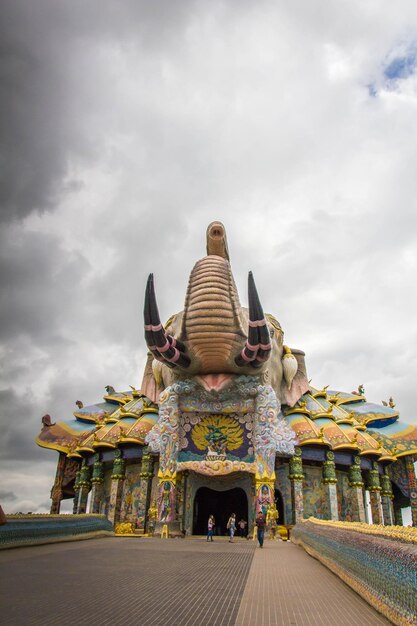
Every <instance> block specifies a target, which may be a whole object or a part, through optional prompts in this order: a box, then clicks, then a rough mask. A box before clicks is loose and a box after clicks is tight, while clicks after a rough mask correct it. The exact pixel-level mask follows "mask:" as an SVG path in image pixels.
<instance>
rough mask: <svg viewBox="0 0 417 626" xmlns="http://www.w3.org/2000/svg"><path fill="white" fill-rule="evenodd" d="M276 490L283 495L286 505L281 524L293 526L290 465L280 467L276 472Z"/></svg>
mask: <svg viewBox="0 0 417 626" xmlns="http://www.w3.org/2000/svg"><path fill="white" fill-rule="evenodd" d="M275 475H276V480H275V488H276V489H278V490H279V491H280V493H281V496H282V500H283V503H284V519H280V520H279V523H280V524H291V520H292V504H291V481H290V479H289V477H288V475H289V464H288V463H286V464H285V465H280V466H279V467H277V468H276V470H275Z"/></svg>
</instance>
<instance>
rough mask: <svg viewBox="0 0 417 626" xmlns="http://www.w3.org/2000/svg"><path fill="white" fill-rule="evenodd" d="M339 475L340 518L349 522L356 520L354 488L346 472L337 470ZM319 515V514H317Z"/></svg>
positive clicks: (338, 500) (338, 502) (338, 503)
mask: <svg viewBox="0 0 417 626" xmlns="http://www.w3.org/2000/svg"><path fill="white" fill-rule="evenodd" d="M336 477H337V507H338V512H339V519H340V520H345V521H347V522H353V521H355V519H354V517H353V515H352V513H353V509H352V505H351V497H352V488H351V487H350V486H349V478H348V475H347V473H346V472H339V471H336ZM315 517H317V515H315Z"/></svg>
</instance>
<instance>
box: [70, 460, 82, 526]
mask: <svg viewBox="0 0 417 626" xmlns="http://www.w3.org/2000/svg"><path fill="white" fill-rule="evenodd" d="M80 479H81V465H80V466H79V469H77V471H76V472H75V481H74V505H73V507H72V512H73V514H74V515H75V514H76V513H77V508H78V498H79V492H80Z"/></svg>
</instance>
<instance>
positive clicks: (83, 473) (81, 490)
mask: <svg viewBox="0 0 417 626" xmlns="http://www.w3.org/2000/svg"><path fill="white" fill-rule="evenodd" d="M90 487H91V481H90V468H89V467H88V466H87V461H86V459H83V462H82V463H81V470H80V477H79V481H78V502H77V513H78V515H81V514H83V513H85V512H86V511H87V499H88V493H89V491H90Z"/></svg>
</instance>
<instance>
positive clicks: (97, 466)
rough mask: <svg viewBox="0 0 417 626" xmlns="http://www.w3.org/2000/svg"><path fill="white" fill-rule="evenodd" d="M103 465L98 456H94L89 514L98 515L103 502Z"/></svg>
mask: <svg viewBox="0 0 417 626" xmlns="http://www.w3.org/2000/svg"><path fill="white" fill-rule="evenodd" d="M103 483H104V464H103V462H102V461H100V455H99V454H95V455H94V465H93V476H92V478H91V485H92V488H91V500H90V513H100V510H101V504H102V500H103Z"/></svg>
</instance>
